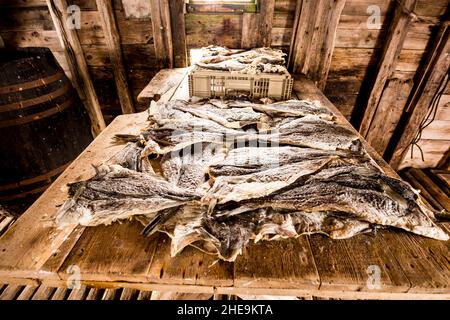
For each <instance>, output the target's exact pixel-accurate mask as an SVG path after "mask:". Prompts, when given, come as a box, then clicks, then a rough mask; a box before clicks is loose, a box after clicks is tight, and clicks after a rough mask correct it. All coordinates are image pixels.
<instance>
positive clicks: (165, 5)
mask: <svg viewBox="0 0 450 320" xmlns="http://www.w3.org/2000/svg"><path fill="white" fill-rule="evenodd" d="M150 9H151V13H152V29H153V40H154V43H155V53H156V60H157V63H158V66H159V67H160V68H164V67H166V68H173V66H174V58H173V45H172V41H173V40H172V27H171V22H170V8H169V2H168V0H150Z"/></svg>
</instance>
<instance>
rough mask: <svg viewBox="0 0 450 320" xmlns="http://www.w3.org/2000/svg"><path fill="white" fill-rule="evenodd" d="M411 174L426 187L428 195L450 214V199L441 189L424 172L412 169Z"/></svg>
mask: <svg viewBox="0 0 450 320" xmlns="http://www.w3.org/2000/svg"><path fill="white" fill-rule="evenodd" d="M410 172H411V174H412V175H413V177H414V178H415V179H416V180H417V181H418V182H419V183H420V184H421V185H423V186H424V187H426V189H427V191H428V193H429V194H430V195H431V196H432V197H433V198H434V199H435V200H436V201H437V202H438V203H439V204H440V205H441V207H442V208H444V209H445V210H447V211H448V212H450V199H449V197H448V196H447V195H446V194H445V193H444V192H443V191H442V190H441V188H439V186H437V185H436V184H435V183H434V181H433V180H431V179H430V178H429V177H427V175H426V174H425V173H424V172H423V171H422V170H419V169H415V168H412V169H411V170H410Z"/></svg>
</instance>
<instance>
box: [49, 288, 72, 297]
mask: <svg viewBox="0 0 450 320" xmlns="http://www.w3.org/2000/svg"><path fill="white" fill-rule="evenodd" d="M69 291H70V289H67V288H66V287H59V288H56V290H55V293H53V296H52V300H65V299H66V297H67V296H68V294H69Z"/></svg>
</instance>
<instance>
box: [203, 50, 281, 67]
mask: <svg viewBox="0 0 450 320" xmlns="http://www.w3.org/2000/svg"><path fill="white" fill-rule="evenodd" d="M202 51H203V57H202V58H201V60H200V61H198V62H197V63H196V64H197V65H198V66H199V67H201V68H205V69H210V70H224V71H231V72H236V73H243V74H261V73H279V74H283V73H286V72H287V70H286V67H285V66H284V65H285V59H284V58H285V56H286V54H284V53H283V52H282V51H281V50H275V49H271V48H257V49H252V50H248V51H245V50H241V49H228V48H224V47H218V46H209V47H206V48H203V50H202Z"/></svg>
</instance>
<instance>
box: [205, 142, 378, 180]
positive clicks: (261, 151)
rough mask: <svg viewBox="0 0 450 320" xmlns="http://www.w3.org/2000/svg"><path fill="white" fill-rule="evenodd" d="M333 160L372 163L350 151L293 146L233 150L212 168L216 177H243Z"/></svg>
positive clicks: (365, 157) (364, 156) (211, 170)
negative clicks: (285, 167)
mask: <svg viewBox="0 0 450 320" xmlns="http://www.w3.org/2000/svg"><path fill="white" fill-rule="evenodd" d="M330 157H335V158H339V159H341V160H343V161H346V162H347V163H363V162H367V161H370V158H369V157H368V156H367V155H366V154H364V153H360V152H353V151H347V150H338V151H329V150H317V149H312V148H299V147H290V146H281V147H276V148H270V147H267V148H262V147H244V148H239V149H233V150H230V151H229V152H228V153H227V155H226V158H225V159H224V160H223V161H220V162H217V163H215V164H213V165H211V166H210V167H209V174H210V176H212V177H218V176H239V175H246V174H250V173H255V172H260V171H263V170H266V169H268V168H272V167H279V166H284V165H287V164H292V163H297V162H302V161H307V160H319V159H324V158H327V159H328V158H330Z"/></svg>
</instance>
